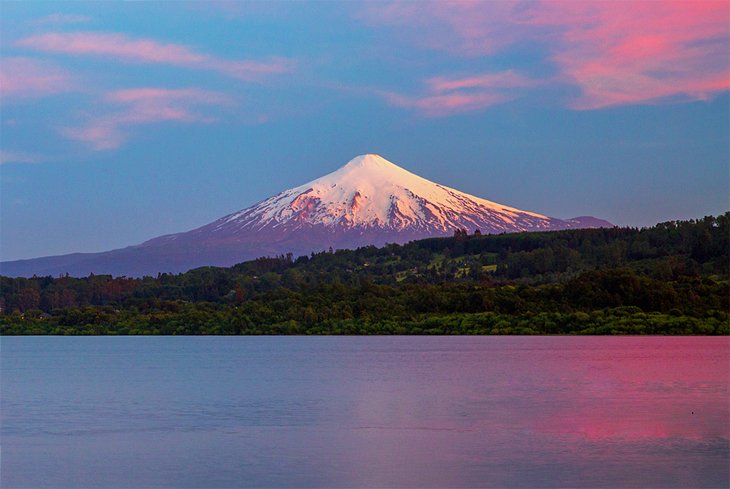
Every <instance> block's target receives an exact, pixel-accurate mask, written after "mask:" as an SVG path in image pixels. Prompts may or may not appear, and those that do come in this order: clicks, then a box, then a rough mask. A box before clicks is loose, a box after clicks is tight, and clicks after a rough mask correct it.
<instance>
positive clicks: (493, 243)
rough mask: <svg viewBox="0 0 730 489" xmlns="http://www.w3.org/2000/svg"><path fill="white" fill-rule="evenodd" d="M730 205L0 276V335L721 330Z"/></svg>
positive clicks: (727, 295)
mask: <svg viewBox="0 0 730 489" xmlns="http://www.w3.org/2000/svg"><path fill="white" fill-rule="evenodd" d="M729 221H730V213H725V214H724V215H721V216H718V217H706V218H704V219H700V220H695V221H678V222H667V223H662V224H658V225H656V226H654V227H652V228H648V229H633V228H610V229H582V230H564V231H554V232H536V233H515V234H502V235H474V234H468V233H467V232H466V231H459V232H457V233H456V234H455V236H453V237H450V238H431V239H424V240H420V241H415V242H412V243H409V244H406V245H402V246H401V245H397V244H391V245H387V246H384V247H382V248H376V247H372V246H371V247H365V248H360V249H357V250H343V251H336V252H321V253H314V254H311V255H309V256H301V257H298V258H295V257H293V256H291V255H282V256H279V257H277V258H260V259H257V260H253V261H248V262H244V263H240V264H238V265H235V266H233V267H230V268H215V267H205V268H199V269H196V270H191V271H189V272H187V273H182V274H179V275H169V274H161V275H159V276H157V277H154V278H153V277H146V278H142V279H136V278H126V277H117V278H113V277H111V276H108V275H91V276H89V277H86V278H72V277H60V278H53V277H34V278H31V279H26V278H8V277H1V278H0V305H2V309H3V314H2V315H0V328H1V329H0V331H2V333H3V334H49V333H50V334H106V333H114V334H282V333H284V334H394V333H397V334H516V333H526V334H536V333H540V334H544V333H550V334H557V333H580V334H619V333H632V334H728V333H729V332H730V331H729V330H728V313H729V312H730V288H729V286H728V275H729V273H730V270H729V267H730V260H729V258H728V250H729V249H730V243H729V240H730V226H729V225H728V223H729Z"/></svg>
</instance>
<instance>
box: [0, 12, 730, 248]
mask: <svg viewBox="0 0 730 489" xmlns="http://www.w3.org/2000/svg"><path fill="white" fill-rule="evenodd" d="M729 90H730V3H728V2H726V1H721V2H711V1H692V2H671V1H669V2H655V1H651V2H588V1H587V2H573V1H566V2H560V1H557V2H553V1H542V0H535V1H516V2H507V1H505V2H485V3H480V2H445V1H439V2H432V3H428V2H410V1H392V2H391V1H388V2H386V1H372V2H344V1H343V2H337V1H329V2H324V1H321V2H275V1H274V2H226V1H218V2H202V1H201V2H144V1H142V2H114V1H111V2H82V1H75V2H62V1H53V2H26V1H20V2H12V1H7V0H6V1H3V2H1V3H0V236H1V239H0V259H2V260H14V259H22V258H31V257H37V256H46V255H56V254H64V253H71V252H77V251H83V252H93V251H104V250H109V249H114V248H120V247H124V246H128V245H133V244H138V243H140V242H143V241H145V240H147V239H150V238H153V237H155V236H158V235H162V234H167V233H173V232H182V231H187V230H190V229H193V228H195V227H198V226H201V225H203V224H207V223H208V222H211V221H213V220H215V219H217V218H219V217H222V216H223V215H226V214H228V213H231V212H234V211H237V210H240V209H243V208H245V207H248V206H250V205H252V204H255V203H256V202H258V201H260V200H262V199H264V198H266V197H269V196H271V195H273V194H275V193H277V192H279V191H282V190H284V189H287V188H290V187H294V186H297V185H300V184H303V183H305V182H307V181H310V180H313V179H315V178H317V177H319V176H322V175H324V174H326V173H329V172H331V171H334V170H336V169H337V168H339V167H340V166H342V165H344V164H345V163H347V162H348V161H349V160H350V159H352V158H353V157H355V156H357V155H359V154H364V153H377V154H380V155H382V156H383V157H385V158H387V159H388V160H390V161H392V162H394V163H396V164H398V165H400V166H402V167H404V168H406V169H407V170H409V171H412V172H414V173H416V174H418V175H421V176H423V177H425V178H428V179H429V180H433V181H436V182H439V183H442V184H444V185H448V186H450V187H453V188H456V189H459V190H462V191H464V192H467V193H470V194H473V195H476V196H479V197H483V198H486V199H489V200H493V201H496V202H499V203H502V204H506V205H509V206H513V207H517V208H520V209H524V210H528V211H532V212H538V213H541V214H545V215H549V216H553V217H559V218H570V217H575V216H582V215H592V216H595V217H599V218H603V219H607V220H609V221H611V222H612V223H614V224H617V225H626V226H650V225H653V224H655V223H657V222H663V221H668V220H675V219H690V218H700V217H703V216H705V215H717V214H719V213H722V212H725V211H727V210H728V209H729V208H730V94H729V93H728V92H729Z"/></svg>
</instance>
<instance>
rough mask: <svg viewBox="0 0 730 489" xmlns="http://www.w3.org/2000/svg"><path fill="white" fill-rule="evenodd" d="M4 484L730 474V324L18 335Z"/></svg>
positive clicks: (514, 483)
mask: <svg viewBox="0 0 730 489" xmlns="http://www.w3.org/2000/svg"><path fill="white" fill-rule="evenodd" d="M1 341H2V343H1V347H0V348H1V350H0V351H1V353H2V364H1V366H2V377H1V380H0V386H1V387H2V390H1V393H2V401H1V408H2V414H1V416H2V418H1V421H2V425H1V434H2V438H1V439H0V442H1V444H2V466H1V469H2V470H1V472H0V486H2V487H3V488H4V489H5V488H12V487H33V488H43V487H63V488H69V487H135V488H142V487H190V488H193V487H195V488H199V487H284V486H287V487H291V486H295V487H485V486H487V487H495V486H496V487H544V486H548V487H727V486H728V485H729V484H730V441H729V439H730V411H729V410H730V395H729V392H728V389H729V379H728V372H729V370H730V338H727V337H714V338H713V337H4V338H2V339H1Z"/></svg>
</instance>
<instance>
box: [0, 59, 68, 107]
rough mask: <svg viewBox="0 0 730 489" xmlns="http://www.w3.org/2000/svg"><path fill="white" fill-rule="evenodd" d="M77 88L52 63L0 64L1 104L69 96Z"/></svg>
mask: <svg viewBox="0 0 730 489" xmlns="http://www.w3.org/2000/svg"><path fill="white" fill-rule="evenodd" d="M76 88H77V86H76V82H75V80H74V77H73V76H72V75H71V74H70V73H69V72H68V71H66V70H64V69H62V68H59V67H58V66H56V65H54V64H52V63H49V62H46V61H39V60H36V59H32V58H25V57H8V58H3V59H2V60H0V97H2V99H3V103H7V102H8V101H13V100H17V99H24V98H37V97H44V96H47V95H53V94H57V93H64V92H69V91H72V90H74V89H76Z"/></svg>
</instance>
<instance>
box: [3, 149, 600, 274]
mask: <svg viewBox="0 0 730 489" xmlns="http://www.w3.org/2000/svg"><path fill="white" fill-rule="evenodd" d="M610 226H612V224H611V223H609V222H607V221H604V220H601V219H597V218H593V217H587V216H584V217H577V218H573V219H557V218H554V217H548V216H544V215H541V214H537V213H534V212H528V211H523V210H520V209H516V208H513V207H508V206H506V205H502V204H498V203H496V202H492V201H489V200H486V199H482V198H480V197H475V196H473V195H469V194H466V193H464V192H460V191H458V190H455V189H452V188H449V187H446V186H444V185H440V184H438V183H434V182H431V181H429V180H426V179H425V178H422V177H419V176H418V175H415V174H413V173H411V172H409V171H407V170H405V169H403V168H401V167H399V166H398V165H396V164H394V163H391V162H390V161H388V160H386V159H385V158H382V157H381V156H379V155H375V154H366V155H361V156H357V157H356V158H354V159H352V160H350V161H349V162H348V163H347V164H346V165H344V166H343V167H341V168H339V169H338V170H336V171H334V172H332V173H330V174H328V175H325V176H323V177H321V178H318V179H316V180H313V181H311V182H309V183H305V184H304V185H300V186H298V187H295V188H292V189H289V190H285V191H283V192H280V193H278V194H276V195H274V196H273V197H270V198H268V199H266V200H263V201H261V202H259V203H258V204H255V205H254V206H252V207H248V208H246V209H243V210H241V211H238V212H234V213H233V214H229V215H227V216H225V217H222V218H220V219H218V220H216V221H213V222H212V223H210V224H207V225H205V226H202V227H200V228H197V229H193V230H192V231H188V232H183V233H177V234H170V235H165V236H160V237H158V238H154V239H151V240H149V241H146V242H144V243H142V244H139V245H136V246H129V247H127V248H122V249H118V250H112V251H107V252H102V253H74V254H70V255H62V256H52V257H44V258H35V259H30V260H18V261H12V262H3V263H2V264H0V273H1V274H3V275H6V276H30V275H34V274H35V275H38V276H41V275H54V276H55V275H59V274H65V273H68V274H70V275H74V276H85V275H88V274H90V273H94V274H112V275H127V276H142V275H156V274H157V273H161V272H182V271H186V270H189V269H191V268H195V267H200V266H205V265H215V266H230V265H233V264H235V263H239V262H241V261H245V260H249V259H253V258H258V257H261V256H270V255H280V254H285V253H292V254H293V255H294V256H298V255H302V254H309V253H311V252H315V251H321V250H326V249H329V248H333V249H341V248H356V247H359V246H365V245H376V246H380V245H383V244H385V243H405V242H408V241H411V240H414V239H421V238H428V237H439V236H451V235H453V234H454V231H456V230H458V229H465V230H467V231H469V232H473V231H475V230H477V229H478V230H480V232H481V233H484V234H493V233H511V232H520V231H548V230H559V229H577V228H592V227H610Z"/></svg>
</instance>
